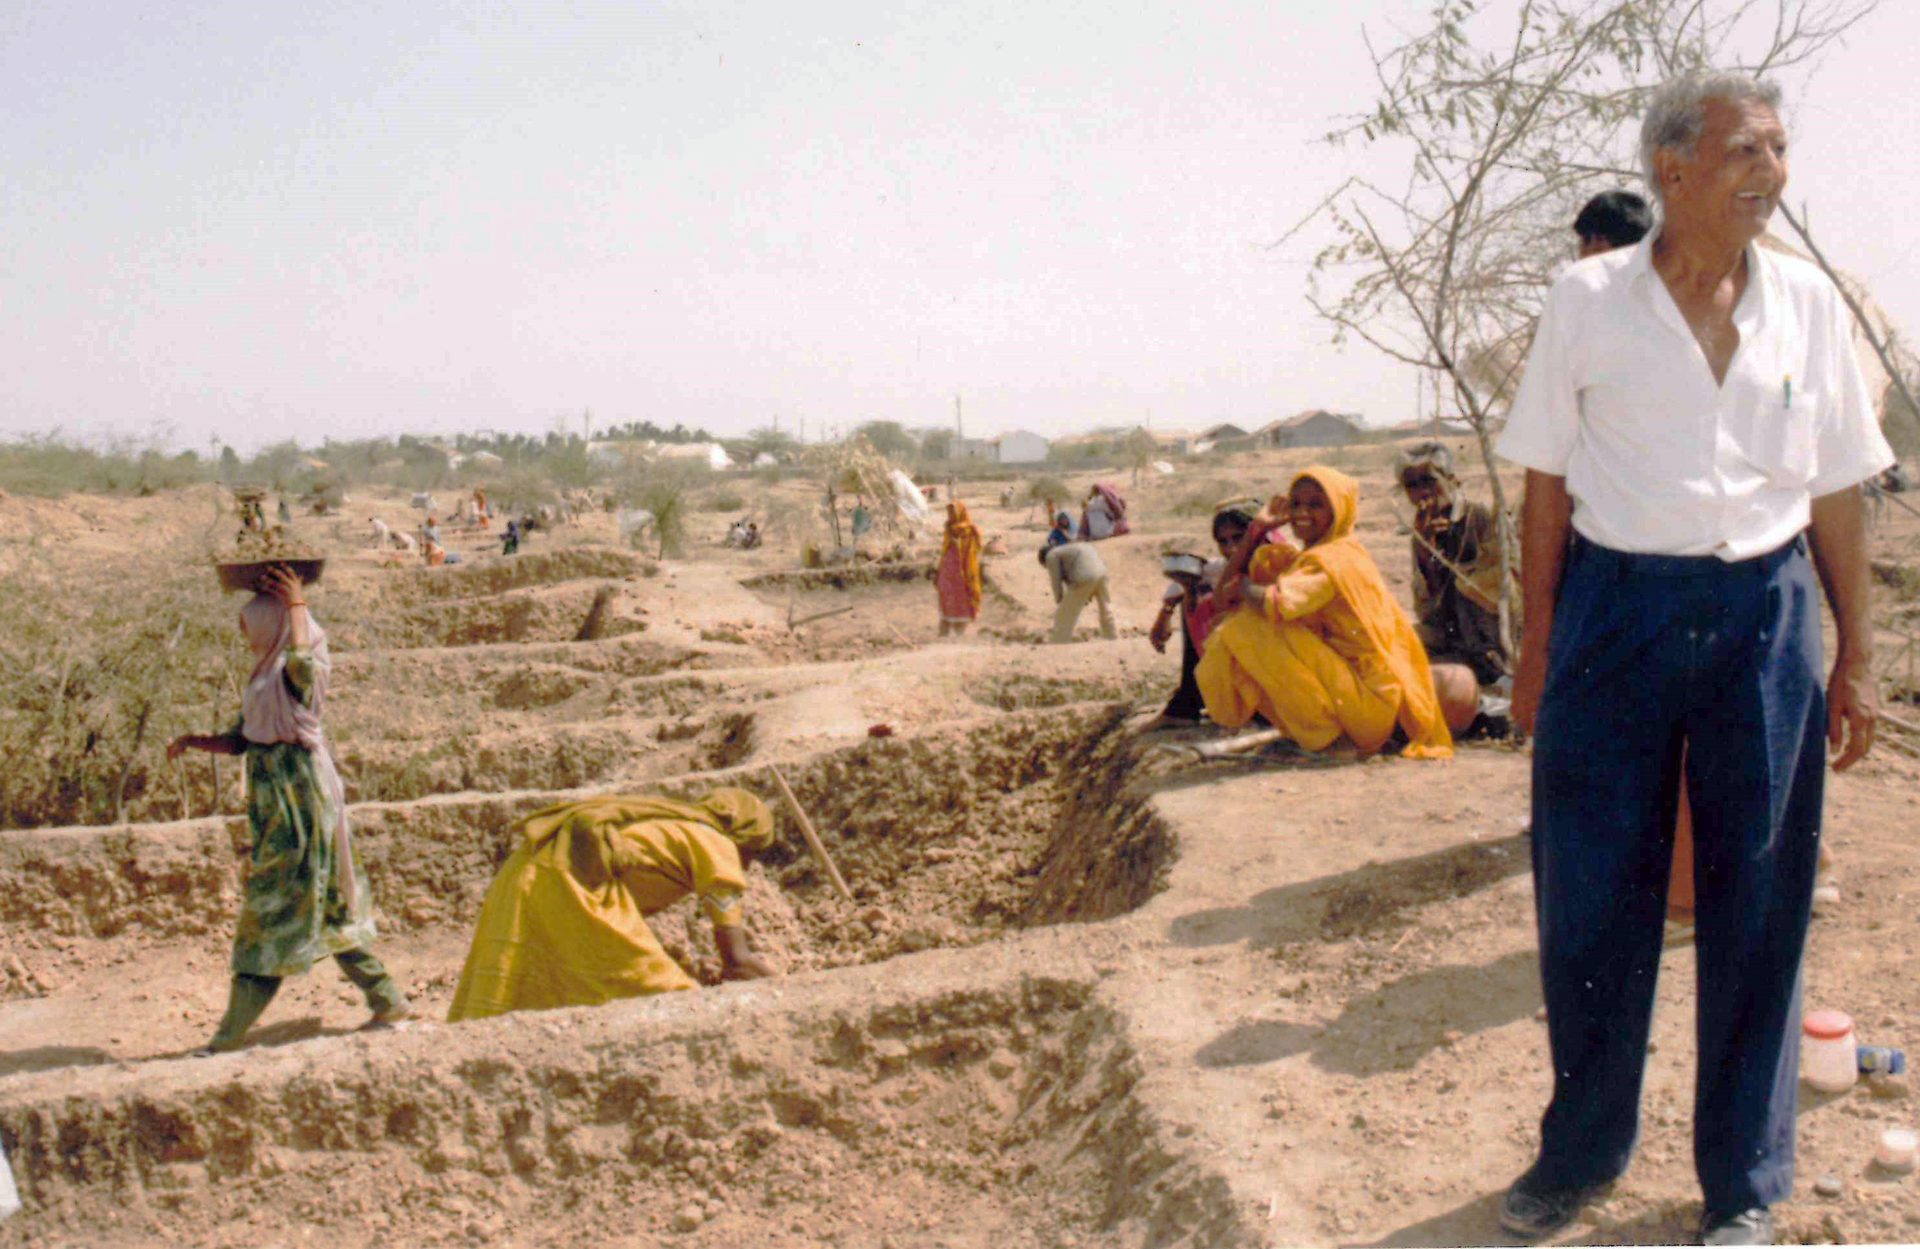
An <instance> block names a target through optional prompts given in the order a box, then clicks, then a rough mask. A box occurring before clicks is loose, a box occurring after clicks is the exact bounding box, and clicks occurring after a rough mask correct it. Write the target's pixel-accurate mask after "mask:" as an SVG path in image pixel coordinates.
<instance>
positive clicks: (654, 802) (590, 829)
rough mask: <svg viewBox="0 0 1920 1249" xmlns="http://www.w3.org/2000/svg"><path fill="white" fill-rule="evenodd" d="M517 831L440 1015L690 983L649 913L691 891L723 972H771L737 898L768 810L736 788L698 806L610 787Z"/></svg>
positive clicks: (543, 1006)
mask: <svg viewBox="0 0 1920 1249" xmlns="http://www.w3.org/2000/svg"><path fill="white" fill-rule="evenodd" d="M518 831H519V836H520V844H519V847H518V848H517V849H515V850H514V852H513V854H512V855H511V856H510V857H509V858H508V859H507V861H506V863H504V864H503V865H502V866H501V868H500V872H499V874H498V875H497V876H495V877H494V880H493V884H492V886H491V887H490V888H489V889H488V890H487V899H486V902H485V903H483V904H482V905H481V908H480V922H479V924H478V927H477V929H476V931H475V933H474V937H473V948H472V949H471V950H469V951H468V953H467V965H466V967H465V968H464V969H462V971H461V972H460V987H459V988H458V989H456V990H455V991H454V995H453V1006H452V1008H451V1009H449V1010H448V1012H447V1018H448V1020H449V1021H454V1022H457V1021H459V1020H462V1019H484V1018H485V1017H487V1016H488V1015H499V1014H504V1013H505V1012H507V1011H515V1010H552V1009H554V1008H556V1007H561V1006H596V1005H598V1004H600V1003H602V1002H610V1001H612V1000H614V999H615V998H624V997H639V996H641V995H643V994H649V993H666V992H670V991H672V990H675V989H691V988H694V987H695V985H694V981H693V978H692V977H690V976H688V975H687V973H686V971H685V970H684V969H682V968H681V966H680V965H679V964H678V963H676V962H674V961H673V957H672V956H671V955H669V954H668V953H667V952H666V950H665V949H663V948H662V947H661V945H660V942H659V940H658V939H657V938H656V937H655V936H654V935H653V930H652V929H650V928H648V927H647V921H646V917H647V916H649V915H652V914H654V913H655V912H656V911H661V910H665V909H666V908H667V907H669V906H671V905H673V904H674V903H675V902H678V901H679V900H680V899H681V898H684V897H686V896H687V895H688V894H693V895H695V896H697V897H698V898H699V899H700V905H701V908H702V909H703V910H705V911H706V913H707V916H708V918H710V919H711V920H712V921H713V939H714V944H715V945H716V946H718V947H719V950H720V962H721V966H722V974H723V975H725V977H726V978H727V979H729V980H753V979H758V978H759V977H762V976H770V975H772V974H773V969H772V968H771V967H769V966H768V965H767V964H766V962H765V961H764V960H763V959H761V958H760V957H759V956H758V955H756V954H754V953H753V950H752V947H751V946H750V945H749V944H748V942H747V930H746V928H745V927H744V926H743V925H744V921H745V916H744V914H743V910H742V906H741V897H742V895H743V894H745V893H746V888H747V879H746V872H745V868H744V861H745V860H749V859H751V857H752V856H753V855H754V854H756V853H758V852H761V851H764V850H765V849H767V847H769V846H771V845H772V844H773V834H774V827H773V813H772V812H771V811H769V810H768V809H767V805H766V803H764V802H762V801H760V799H758V798H756V797H754V796H753V795H752V794H750V793H748V792H747V791H745V790H744V789H716V790H714V791H713V792H712V793H711V794H708V795H707V796H706V797H705V798H703V799H701V800H700V801H699V802H697V803H688V802H675V801H673V800H671V799H668V798H656V797H652V796H650V795H641V794H608V795H606V796H604V797H599V798H588V799H584V800H582V801H580V802H569V803H562V804H561V805H559V806H556V807H548V808H547V809H546V810H544V811H539V812H536V813H534V814H533V815H530V816H528V817H527V818H526V820H525V821H524V822H522V824H521V825H520V828H519V830H518Z"/></svg>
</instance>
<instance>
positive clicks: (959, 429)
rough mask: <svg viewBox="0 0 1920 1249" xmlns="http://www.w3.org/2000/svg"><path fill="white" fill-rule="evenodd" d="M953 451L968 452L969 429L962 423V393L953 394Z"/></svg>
mask: <svg viewBox="0 0 1920 1249" xmlns="http://www.w3.org/2000/svg"><path fill="white" fill-rule="evenodd" d="M953 453H954V454H955V455H956V456H964V455H966V453H967V431H966V428H965V426H963V425H961V423H960V393H959V392H958V391H955V392H954V395H953Z"/></svg>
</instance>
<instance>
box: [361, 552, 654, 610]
mask: <svg viewBox="0 0 1920 1249" xmlns="http://www.w3.org/2000/svg"><path fill="white" fill-rule="evenodd" d="M659 571H660V568H659V565H657V564H655V563H654V562H653V561H652V560H648V559H642V558H641V557H640V556H638V555H634V554H631V553H629V552H626V551H616V550H612V549H611V548H608V547H596V546H573V547H563V548H561V549H559V550H552V551H533V552H523V553H522V554H519V555H516V556H514V557H513V558H511V559H502V560H498V561H493V562H489V563H484V564H459V565H455V566H453V567H444V566H443V567H439V568H408V569H404V570H400V571H396V572H393V573H390V574H387V575H385V576H383V577H381V578H380V579H379V580H378V581H377V582H373V583H372V584H371V586H370V587H369V590H367V591H363V590H359V589H357V588H356V589H354V590H349V591H347V592H346V594H345V597H347V598H349V600H350V601H353V602H355V603H356V604H360V605H365V606H372V605H374V603H376V602H378V603H385V604H388V605H401V606H416V605H418V604H421V603H427V602H444V601H446V600H449V599H464V598H485V597H487V596H489V595H494V594H504V593H506V592H507V591H509V590H519V589H524V588H526V587H529V586H542V585H560V584H562V583H563V582H568V581H590V580H611V579H615V578H628V577H651V576H655V575H656V574H658V572H659Z"/></svg>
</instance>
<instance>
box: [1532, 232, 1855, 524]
mask: <svg viewBox="0 0 1920 1249" xmlns="http://www.w3.org/2000/svg"><path fill="white" fill-rule="evenodd" d="M1747 274H1748V279H1747V287H1746V290H1745V292H1744V293H1743V294H1742V295H1741V297H1740V302H1739V304H1738V305H1737V306H1736V307H1735V308H1734V313H1733V321H1734V325H1735V326H1736V327H1738V329H1739V331H1740V345H1739V347H1738V349H1737V350H1736V351H1735V352H1734V355H1733V359H1732V361H1731V362H1730V363H1729V364H1728V366H1727V376H1726V380H1725V381H1724V382H1723V383H1720V384H1718V385H1716V384H1715V383H1714V380H1713V372H1712V370H1710V369H1709V368H1708V367H1707V358H1706V353H1705V352H1703V351H1702V350H1701V349H1700V345H1699V343H1698V342H1697V341H1696V340H1695V339H1694V336H1693V331H1692V330H1690V329H1688V328H1687V322H1686V319H1685V318H1684V317H1683V316H1682V315H1681V314H1680V308H1679V306H1678V305H1677V304H1675V303H1674V301H1673V296H1672V295H1671V294H1670V293H1669V292H1668V290H1667V285H1666V283H1665V282H1664V281H1663V280H1661V277H1660V275H1659V274H1658V273H1657V272H1655V271H1654V268H1653V236H1651V235H1649V236H1648V237H1647V239H1646V240H1645V241H1643V242H1641V243H1639V244H1638V245H1636V246H1634V247H1624V248H1620V249H1618V250H1616V251H1612V252H1607V253H1604V254H1602V255H1599V256H1594V257H1590V258H1589V259H1586V260H1582V261H1580V262H1579V263H1577V264H1575V265H1573V266H1572V267H1570V268H1569V269H1568V270H1567V271H1566V273H1564V274H1562V275H1561V277H1560V279H1559V280H1558V281H1557V282H1555V283H1554V285H1553V289H1552V291H1551V292H1550V293H1549V294H1548V296H1547V306H1546V310H1545V311H1544V312H1543V313H1542V314H1541V317H1540V324H1539V327H1538V328H1537V329H1536V331H1535V332H1534V339H1533V350H1532V352H1531V354H1530V355H1529V356H1528V357H1527V367H1526V373H1525V375H1524V376H1523V377H1522V379H1521V382H1520V391H1519V393H1518V395H1516V396H1515V398H1514V401H1513V407H1512V410H1511V411H1510V412H1509V413H1508V415H1507V426H1506V430H1505V432H1503V433H1502V434H1501V437H1500V442H1499V446H1498V448H1497V449H1498V451H1499V454H1500V455H1501V456H1502V457H1503V458H1505V459H1507V460H1511V461H1512V462H1514V463H1516V464H1520V465H1522V466H1524V467H1526V468H1531V469H1536V470H1538V471H1540V472H1543V473H1552V474H1554V475H1555V476H1563V477H1565V478H1566V479H1567V493H1568V494H1569V495H1570V496H1572V499H1573V527H1574V529H1575V530H1576V531H1577V532H1579V533H1580V534H1581V535H1582V536H1583V537H1585V538H1587V539H1588V540H1589V541H1592V542H1596V543H1598V544H1600V545H1601V546H1605V547H1611V548H1613V549H1614V550H1617V551H1632V552H1637V553H1642V554H1659V555H1717V556H1719V557H1720V558H1722V559H1726V560H1737V559H1747V558H1750V557H1752V556H1755V555H1761V554H1764V553H1766V552H1767V551H1770V550H1773V549H1774V548H1776V547H1779V546H1781V545H1783V544H1785V543H1786V542H1788V541H1790V540H1791V539H1792V538H1793V537H1794V535H1796V534H1798V533H1799V532H1800V531H1801V530H1802V529H1805V528H1806V527H1807V523H1808V521H1809V519H1810V517H1811V511H1810V508H1811V503H1812V500H1813V499H1814V498H1816V497H1818V496H1820V495H1823V494H1830V493H1832V492H1833V491H1836V490H1841V489H1844V488H1846V487H1848V486H1853V485H1857V484H1859V483H1860V482H1862V481H1864V480H1866V479H1867V478H1869V477H1871V476H1873V475H1874V474H1875V473H1877V472H1879V471H1881V470H1882V469H1884V468H1886V467H1887V466H1888V465H1889V464H1891V463H1893V450H1892V448H1890V447H1889V446H1888V445H1887V440H1886V438H1885V437H1884V436H1883V435H1882V434H1881V432H1880V426H1879V422H1878V421H1877V420H1876V418H1875V416H1874V410H1873V404H1872V402H1871V401H1870V400H1869V398H1868V396H1867V392H1866V385H1865V383H1864V382H1863V381H1862V380H1861V377H1860V367H1859V363H1858V362H1857V360H1856V359H1855V357H1854V354H1853V343H1852V323H1851V321H1850V320H1849V317H1848V313H1847V310H1846V306H1845V304H1844V303H1843V302H1842V300H1841V298H1840V293H1839V291H1838V290H1836V289H1835V288H1834V285H1833V283H1832V282H1831V281H1829V280H1828V279H1827V276H1826V275H1825V274H1824V273H1822V272H1820V270H1819V269H1818V268H1817V267H1815V266H1814V265H1812V264H1811V263H1808V262H1807V261H1803V260H1799V259H1796V258H1794V257H1792V256H1783V255H1779V254H1777V253H1774V252H1771V251H1767V250H1764V249H1762V248H1759V247H1753V246H1749V247H1748V248H1747Z"/></svg>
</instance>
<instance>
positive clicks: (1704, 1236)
mask: <svg viewBox="0 0 1920 1249" xmlns="http://www.w3.org/2000/svg"><path fill="white" fill-rule="evenodd" d="M1700 1243H1701V1244H1703V1245H1770V1244H1772V1243H1773V1213H1772V1212H1771V1211H1769V1210H1768V1209H1767V1208H1766V1207H1765V1206H1755V1207H1754V1208H1753V1209H1751V1210H1742V1211H1741V1212H1740V1213H1738V1214H1729V1215H1727V1216H1725V1217H1724V1218H1716V1217H1714V1216H1713V1215H1711V1214H1710V1215H1708V1216H1707V1217H1706V1218H1705V1219H1702V1220H1701V1222H1700Z"/></svg>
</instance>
